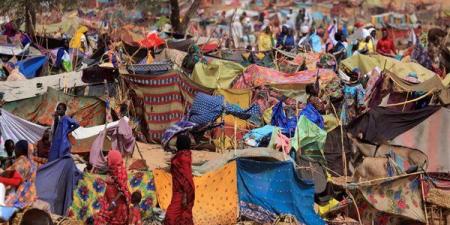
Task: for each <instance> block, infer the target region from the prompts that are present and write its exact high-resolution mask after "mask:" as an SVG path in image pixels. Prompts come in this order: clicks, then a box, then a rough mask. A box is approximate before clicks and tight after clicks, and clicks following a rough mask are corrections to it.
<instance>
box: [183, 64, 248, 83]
mask: <svg viewBox="0 0 450 225" xmlns="http://www.w3.org/2000/svg"><path fill="white" fill-rule="evenodd" d="M243 71H244V67H243V66H241V65H240V64H238V63H234V62H230V61H225V60H212V61H211V62H209V63H207V64H205V63H197V64H195V67H194V71H193V72H192V80H193V81H194V82H195V83H197V84H200V85H203V86H205V87H208V88H213V89H227V88H230V87H231V84H232V82H233V80H234V79H235V78H236V77H237V76H239V75H240V74H242V72H243Z"/></svg>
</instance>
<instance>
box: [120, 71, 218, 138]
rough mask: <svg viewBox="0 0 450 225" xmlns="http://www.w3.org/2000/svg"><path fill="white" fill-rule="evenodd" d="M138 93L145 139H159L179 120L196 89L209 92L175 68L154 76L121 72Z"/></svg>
mask: <svg viewBox="0 0 450 225" xmlns="http://www.w3.org/2000/svg"><path fill="white" fill-rule="evenodd" d="M122 78H123V79H125V80H126V81H127V82H128V83H129V84H130V86H131V87H132V88H133V89H134V91H135V92H136V94H137V98H138V101H139V103H141V104H135V106H137V107H142V108H141V110H142V111H143V112H144V117H145V122H146V124H147V126H148V127H147V129H145V128H144V129H143V130H148V133H147V135H146V136H147V139H148V141H150V142H160V141H161V138H162V136H163V134H164V131H165V130H166V129H167V128H169V127H170V125H172V124H173V123H175V122H178V121H180V120H181V119H182V118H183V117H184V115H185V113H186V110H187V109H188V108H189V107H190V106H191V104H192V102H193V99H194V96H195V95H196V94H197V93H198V92H203V93H210V91H209V90H208V89H206V88H203V87H200V86H198V85H196V84H194V83H193V82H192V81H190V80H189V78H187V77H185V76H183V75H180V74H178V73H176V72H169V73H165V74H162V75H157V76H146V75H122Z"/></svg>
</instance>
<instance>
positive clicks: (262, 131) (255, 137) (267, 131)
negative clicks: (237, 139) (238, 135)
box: [243, 125, 275, 147]
mask: <svg viewBox="0 0 450 225" xmlns="http://www.w3.org/2000/svg"><path fill="white" fill-rule="evenodd" d="M274 128H275V127H274V126H271V125H265V126H263V127H259V128H255V129H253V130H251V131H250V132H248V133H247V134H245V135H244V138H243V139H244V142H245V144H247V145H248V146H252V147H258V146H259V145H260V144H261V141H262V140H263V139H264V138H266V137H269V136H270V135H272V132H273V129H274Z"/></svg>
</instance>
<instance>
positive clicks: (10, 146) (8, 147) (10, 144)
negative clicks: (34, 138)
mask: <svg viewBox="0 0 450 225" xmlns="http://www.w3.org/2000/svg"><path fill="white" fill-rule="evenodd" d="M5 151H6V154H7V155H8V156H7V157H6V158H3V159H2V169H6V168H8V167H10V166H11V165H12V164H13V163H14V155H13V154H14V141H13V140H11V139H8V140H6V141H5Z"/></svg>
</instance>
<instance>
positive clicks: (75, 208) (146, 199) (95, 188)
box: [69, 171, 156, 223]
mask: <svg viewBox="0 0 450 225" xmlns="http://www.w3.org/2000/svg"><path fill="white" fill-rule="evenodd" d="M105 178H106V177H105V176H104V175H96V174H91V173H84V175H83V179H82V180H80V181H79V182H78V186H77V188H76V189H75V191H74V192H73V193H74V194H73V203H72V207H71V208H70V209H69V216H70V217H74V218H76V219H78V220H81V221H84V222H85V223H88V222H90V221H92V220H93V216H94V214H95V213H96V212H98V211H99V210H100V204H99V201H98V199H99V198H100V197H102V196H103V194H104V193H105V189H106V183H105V180H104V179H105ZM128 181H129V186H128V188H129V190H130V192H131V193H133V192H134V191H140V192H141V194H142V200H141V203H140V208H141V216H142V218H143V219H144V218H147V217H149V216H151V214H152V208H153V207H155V206H156V192H155V183H154V179H153V173H152V172H151V171H147V172H136V173H134V174H128Z"/></svg>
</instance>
